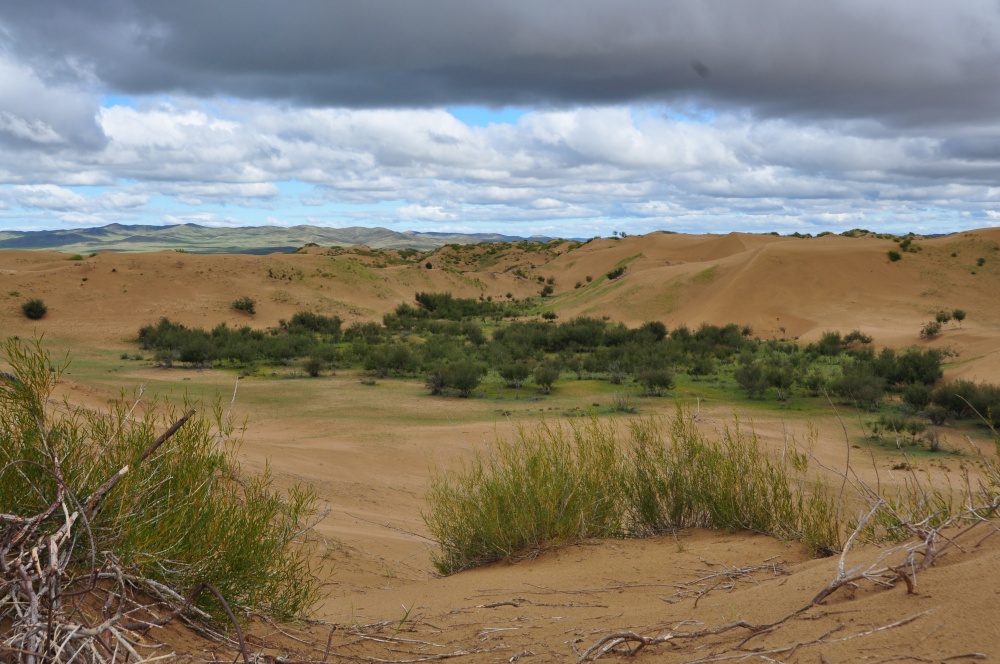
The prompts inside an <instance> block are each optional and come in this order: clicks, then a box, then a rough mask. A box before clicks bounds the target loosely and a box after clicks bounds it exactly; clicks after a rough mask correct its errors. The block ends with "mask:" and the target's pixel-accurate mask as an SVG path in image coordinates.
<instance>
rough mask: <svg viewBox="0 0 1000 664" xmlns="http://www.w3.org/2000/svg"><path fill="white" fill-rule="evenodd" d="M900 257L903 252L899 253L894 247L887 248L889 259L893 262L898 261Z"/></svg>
mask: <svg viewBox="0 0 1000 664" xmlns="http://www.w3.org/2000/svg"><path fill="white" fill-rule="evenodd" d="M902 257H903V254H901V253H899V252H898V251H896V250H895V249H890V250H889V260H890V261H892V262H893V263H895V262H896V261H898V260H899V259H900V258H902Z"/></svg>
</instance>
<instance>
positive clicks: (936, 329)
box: [920, 320, 941, 339]
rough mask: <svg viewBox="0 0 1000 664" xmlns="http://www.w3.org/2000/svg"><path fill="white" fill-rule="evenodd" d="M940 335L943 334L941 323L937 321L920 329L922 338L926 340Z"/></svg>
mask: <svg viewBox="0 0 1000 664" xmlns="http://www.w3.org/2000/svg"><path fill="white" fill-rule="evenodd" d="M939 334H941V323H939V322H937V321H936V320H934V321H931V322H929V323H927V324H926V325H924V326H923V327H922V328H920V336H921V337H923V338H924V339H933V338H934V337H936V336H937V335H939Z"/></svg>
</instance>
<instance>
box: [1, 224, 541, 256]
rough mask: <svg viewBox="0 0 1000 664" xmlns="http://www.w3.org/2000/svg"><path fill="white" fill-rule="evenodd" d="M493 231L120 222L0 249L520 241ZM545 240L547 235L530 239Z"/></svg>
mask: <svg viewBox="0 0 1000 664" xmlns="http://www.w3.org/2000/svg"><path fill="white" fill-rule="evenodd" d="M522 239H524V238H520V237H512V236H506V235H498V234H495V233H471V234H464V233H418V232H414V231H405V232H398V231H392V230H389V229H387V228H361V227H352V228H322V227H319V226H291V227H287V228H285V227H278V226H250V227H240V228H209V227H207V226H199V225H197V224H182V225H175V226H123V225H121V224H110V225H108V226H102V227H100V228H77V229H73V230H58V231H0V249H49V250H53V251H67V252H76V253H81V254H82V253H92V252H95V251H161V250H164V249H183V250H184V251H188V252H191V253H202V254H233V253H236V254H269V253H274V252H289V251H294V250H295V249H298V248H299V247H302V246H303V245H306V244H309V243H315V244H318V245H321V246H324V247H328V246H334V245H336V246H350V245H355V244H363V245H367V246H369V247H372V248H378V249H404V248H411V249H420V250H429V249H437V248H438V247H442V246H444V245H446V244H475V243H478V242H498V241H506V242H512V241H518V240H522ZM532 239H541V240H543V241H544V240H547V239H549V238H532Z"/></svg>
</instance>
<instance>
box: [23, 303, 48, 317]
mask: <svg viewBox="0 0 1000 664" xmlns="http://www.w3.org/2000/svg"><path fill="white" fill-rule="evenodd" d="M21 311H23V312H24V315H25V316H26V317H28V318H30V319H31V320H38V319H39V318H42V317H44V316H45V314H47V313H48V312H49V308H48V307H46V306H45V303H44V302H42V301H41V300H28V301H27V302H25V303H24V304H22V305H21Z"/></svg>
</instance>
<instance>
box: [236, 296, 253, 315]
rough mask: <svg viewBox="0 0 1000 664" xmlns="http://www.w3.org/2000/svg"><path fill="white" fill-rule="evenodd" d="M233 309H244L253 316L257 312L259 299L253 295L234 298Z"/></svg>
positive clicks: (243, 310) (244, 311)
mask: <svg viewBox="0 0 1000 664" xmlns="http://www.w3.org/2000/svg"><path fill="white" fill-rule="evenodd" d="M233 309H236V311H242V312H243V313H245V314H250V315H251V316H253V315H254V314H255V313H257V300H255V299H253V298H252V297H241V298H237V299H235V300H233Z"/></svg>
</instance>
